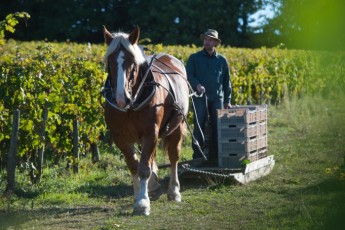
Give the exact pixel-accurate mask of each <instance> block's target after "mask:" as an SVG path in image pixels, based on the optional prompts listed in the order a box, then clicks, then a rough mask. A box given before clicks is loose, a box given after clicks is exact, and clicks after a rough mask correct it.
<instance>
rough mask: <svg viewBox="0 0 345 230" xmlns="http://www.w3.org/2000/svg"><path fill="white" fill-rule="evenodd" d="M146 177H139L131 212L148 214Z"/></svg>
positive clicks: (148, 203) (148, 202)
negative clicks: (137, 189)
mask: <svg viewBox="0 0 345 230" xmlns="http://www.w3.org/2000/svg"><path fill="white" fill-rule="evenodd" d="M147 185H148V179H140V190H139V193H138V196H137V199H136V201H135V203H134V210H133V214H136V215H145V216H148V215H150V199H149V194H148V189H147Z"/></svg>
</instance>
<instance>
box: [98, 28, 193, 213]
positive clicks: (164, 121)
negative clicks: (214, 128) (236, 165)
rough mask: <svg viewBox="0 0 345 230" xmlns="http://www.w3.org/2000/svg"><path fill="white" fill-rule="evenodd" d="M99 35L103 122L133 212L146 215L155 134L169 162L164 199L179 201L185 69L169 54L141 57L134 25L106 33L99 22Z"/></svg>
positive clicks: (153, 186) (154, 185) (153, 183)
mask: <svg viewBox="0 0 345 230" xmlns="http://www.w3.org/2000/svg"><path fill="white" fill-rule="evenodd" d="M103 35H104V40H105V43H106V44H107V50H106V53H105V55H104V62H105V65H106V68H107V71H108V78H107V80H106V82H105V87H104V90H103V95H104V96H105V98H106V103H105V106H104V107H105V109H104V115H105V121H106V124H107V127H108V129H109V130H110V133H111V136H112V138H113V141H114V143H115V144H116V146H117V147H118V148H119V149H120V151H121V152H122V154H123V155H124V158H125V161H126V164H127V167H128V169H129V171H130V174H131V176H132V181H133V189H134V205H133V214H134V215H145V216H148V215H149V214H150V196H149V194H150V193H151V192H152V193H154V192H155V191H159V190H161V191H162V188H161V185H160V184H159V182H158V177H157V170H158V167H157V164H156V161H155V157H156V148H157V144H158V142H159V139H160V140H162V142H163V147H164V151H165V152H166V153H167V155H168V158H169V161H170V174H171V176H170V180H169V185H168V190H167V196H168V199H169V200H172V201H176V202H180V201H181V194H180V183H179V180H178V171H177V170H178V168H177V167H178V161H179V158H180V152H181V144H182V140H183V137H184V135H185V131H186V122H187V121H186V115H187V112H188V107H189V86H188V82H187V77H186V76H187V75H186V70H185V67H184V65H183V63H182V62H181V61H180V60H178V59H177V58H175V57H174V56H172V55H169V54H164V53H163V54H162V53H161V54H156V55H153V56H147V55H146V54H145V53H144V51H143V50H142V49H141V48H140V46H139V44H138V41H139V36H140V28H139V27H135V28H134V29H133V30H132V32H131V33H130V34H126V33H124V32H118V33H110V32H109V31H108V30H107V29H106V27H105V26H104V27H103ZM137 146H140V149H139V148H138V147H137ZM138 152H139V153H140V157H138V154H137V153H138Z"/></svg>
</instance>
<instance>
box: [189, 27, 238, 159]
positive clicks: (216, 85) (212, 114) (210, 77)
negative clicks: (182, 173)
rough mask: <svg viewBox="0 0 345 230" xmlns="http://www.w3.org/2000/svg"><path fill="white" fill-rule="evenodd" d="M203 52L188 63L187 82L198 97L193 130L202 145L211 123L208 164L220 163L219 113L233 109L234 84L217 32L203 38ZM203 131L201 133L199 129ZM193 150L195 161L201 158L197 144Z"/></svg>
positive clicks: (190, 58) (202, 35)
mask: <svg viewBox="0 0 345 230" xmlns="http://www.w3.org/2000/svg"><path fill="white" fill-rule="evenodd" d="M200 38H201V40H203V44H204V48H203V50H201V51H198V52H196V53H194V54H192V55H191V56H190V57H189V59H188V61H187V66H186V70H187V78H188V81H189V83H190V85H191V86H192V88H193V90H194V91H195V92H196V93H197V95H196V96H193V101H194V104H195V110H194V130H193V135H194V137H195V139H196V140H197V141H198V142H199V143H200V144H201V145H203V144H202V143H203V138H202V137H203V135H202V133H201V132H204V130H205V124H206V122H207V121H208V120H209V122H210V148H209V160H210V162H212V163H216V162H217V158H218V140H217V109H222V108H225V109H229V108H230V107H231V104H230V99H231V91H232V89H231V83H230V73H229V65H228V62H227V60H226V58H225V57H224V56H222V55H221V54H219V53H217V52H216V46H217V45H219V44H220V43H221V40H220V39H219V38H218V32H217V31H216V30H213V29H209V30H207V31H206V32H205V33H203V34H201V35H200ZM198 124H199V125H200V128H201V130H202V131H201V130H200V129H199V125H198ZM192 147H193V151H194V153H193V159H196V158H200V157H202V153H201V152H200V148H198V147H197V145H196V144H195V143H193V144H192Z"/></svg>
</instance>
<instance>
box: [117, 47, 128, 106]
mask: <svg viewBox="0 0 345 230" xmlns="http://www.w3.org/2000/svg"><path fill="white" fill-rule="evenodd" d="M124 61H125V54H124V53H123V51H120V53H119V56H118V57H117V84H116V103H117V105H118V106H119V107H120V108H124V107H125V105H126V99H125V79H126V76H125V72H126V71H125V70H124V69H123V63H124Z"/></svg>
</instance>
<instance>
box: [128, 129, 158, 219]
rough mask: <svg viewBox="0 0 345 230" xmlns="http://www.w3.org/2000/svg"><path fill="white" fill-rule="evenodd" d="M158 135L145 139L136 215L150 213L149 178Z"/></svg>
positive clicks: (135, 205) (139, 172)
mask: <svg viewBox="0 0 345 230" xmlns="http://www.w3.org/2000/svg"><path fill="white" fill-rule="evenodd" d="M157 140H158V135H150V136H146V137H144V139H143V145H142V147H143V148H142V153H141V158H140V162H139V166H138V175H139V192H138V195H137V197H136V201H135V203H134V210H133V214H134V215H145V216H148V215H150V198H149V188H148V185H149V179H150V177H151V174H152V168H151V167H152V162H153V160H154V157H155V156H154V155H155V149H156V146H157Z"/></svg>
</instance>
